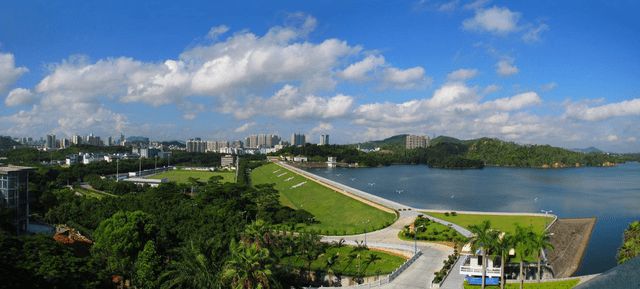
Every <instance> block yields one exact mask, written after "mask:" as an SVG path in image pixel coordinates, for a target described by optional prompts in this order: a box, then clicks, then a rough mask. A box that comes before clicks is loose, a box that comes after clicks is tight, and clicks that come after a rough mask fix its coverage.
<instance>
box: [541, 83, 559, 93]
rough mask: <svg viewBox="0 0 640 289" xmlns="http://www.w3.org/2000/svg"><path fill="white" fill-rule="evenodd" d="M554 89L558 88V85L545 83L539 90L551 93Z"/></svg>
mask: <svg viewBox="0 0 640 289" xmlns="http://www.w3.org/2000/svg"><path fill="white" fill-rule="evenodd" d="M556 87H558V84H557V83H555V82H549V83H545V84H543V85H542V86H541V87H540V89H542V91H551V90H554V89H555V88H556Z"/></svg>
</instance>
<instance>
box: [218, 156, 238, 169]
mask: <svg viewBox="0 0 640 289" xmlns="http://www.w3.org/2000/svg"><path fill="white" fill-rule="evenodd" d="M220 166H221V167H223V168H224V167H226V168H230V167H234V166H235V157H234V156H232V155H225V156H222V157H221V158H220Z"/></svg>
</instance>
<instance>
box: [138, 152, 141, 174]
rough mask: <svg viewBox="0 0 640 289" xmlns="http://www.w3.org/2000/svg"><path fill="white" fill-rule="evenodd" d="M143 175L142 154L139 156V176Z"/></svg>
mask: <svg viewBox="0 0 640 289" xmlns="http://www.w3.org/2000/svg"><path fill="white" fill-rule="evenodd" d="M141 176H142V156H139V157H138V177H141Z"/></svg>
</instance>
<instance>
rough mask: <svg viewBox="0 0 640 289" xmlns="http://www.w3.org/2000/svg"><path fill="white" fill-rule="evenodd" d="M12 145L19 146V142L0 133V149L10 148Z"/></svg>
mask: <svg viewBox="0 0 640 289" xmlns="http://www.w3.org/2000/svg"><path fill="white" fill-rule="evenodd" d="M14 146H20V144H19V143H17V142H16V141H14V140H13V139H11V137H9V136H3V135H0V151H3V150H8V149H12V148H13V147H14Z"/></svg>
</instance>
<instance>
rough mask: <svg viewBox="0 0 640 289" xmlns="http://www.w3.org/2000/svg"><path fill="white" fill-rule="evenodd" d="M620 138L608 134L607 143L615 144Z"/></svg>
mask: <svg viewBox="0 0 640 289" xmlns="http://www.w3.org/2000/svg"><path fill="white" fill-rule="evenodd" d="M619 139H620V138H619V137H618V136H617V135H615V134H610V135H608V136H607V141H610V142H617V141H618V140H619Z"/></svg>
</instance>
